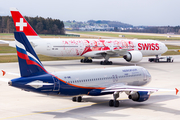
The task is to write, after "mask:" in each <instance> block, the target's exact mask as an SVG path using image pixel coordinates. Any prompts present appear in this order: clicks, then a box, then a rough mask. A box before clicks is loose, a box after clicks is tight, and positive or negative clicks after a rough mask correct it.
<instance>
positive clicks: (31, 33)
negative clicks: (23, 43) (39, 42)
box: [10, 8, 39, 39]
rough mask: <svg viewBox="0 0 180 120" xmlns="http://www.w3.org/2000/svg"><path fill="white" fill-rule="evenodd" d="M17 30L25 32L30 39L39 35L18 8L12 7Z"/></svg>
mask: <svg viewBox="0 0 180 120" xmlns="http://www.w3.org/2000/svg"><path fill="white" fill-rule="evenodd" d="M10 11H11V15H12V18H13V21H14V25H15V28H16V31H18V32H24V33H25V35H26V36H27V37H28V38H29V39H37V38H39V36H38V35H37V33H36V32H35V30H34V29H33V28H32V27H31V25H30V24H29V23H28V22H27V21H26V19H25V18H24V17H23V16H22V15H21V13H20V12H19V11H18V10H17V9H16V8H10Z"/></svg>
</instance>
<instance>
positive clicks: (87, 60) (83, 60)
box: [81, 57, 92, 63]
mask: <svg viewBox="0 0 180 120" xmlns="http://www.w3.org/2000/svg"><path fill="white" fill-rule="evenodd" d="M81 63H92V59H88V57H85V58H84V59H81Z"/></svg>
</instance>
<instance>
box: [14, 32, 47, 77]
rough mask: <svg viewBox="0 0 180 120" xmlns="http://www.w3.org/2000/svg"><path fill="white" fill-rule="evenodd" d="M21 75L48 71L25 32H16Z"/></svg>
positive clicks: (32, 74)
mask: <svg viewBox="0 0 180 120" xmlns="http://www.w3.org/2000/svg"><path fill="white" fill-rule="evenodd" d="M14 36H15V39H16V50H17V55H18V61H19V68H20V72H21V76H22V77H25V76H34V75H40V74H44V73H47V71H46V70H45V69H44V67H43V65H42V63H41V61H40V60H39V58H38V56H37V55H36V53H35V51H34V49H33V48H32V46H31V45H30V43H29V41H28V39H27V37H26V36H25V34H24V33H23V32H14Z"/></svg>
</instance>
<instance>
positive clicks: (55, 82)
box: [53, 76, 60, 91]
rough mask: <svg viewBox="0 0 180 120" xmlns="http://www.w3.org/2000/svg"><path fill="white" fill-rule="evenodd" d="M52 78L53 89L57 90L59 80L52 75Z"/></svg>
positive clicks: (58, 88)
mask: <svg viewBox="0 0 180 120" xmlns="http://www.w3.org/2000/svg"><path fill="white" fill-rule="evenodd" d="M53 80H54V89H53V91H59V90H60V81H59V80H58V79H57V78H55V77H54V76H53Z"/></svg>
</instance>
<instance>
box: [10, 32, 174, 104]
mask: <svg viewBox="0 0 180 120" xmlns="http://www.w3.org/2000/svg"><path fill="white" fill-rule="evenodd" d="M14 35H15V39H16V41H15V42H16V49H17V56H18V61H19V69H20V73H21V77H20V78H16V79H12V80H11V81H9V82H8V84H9V85H10V86H13V87H17V88H20V89H23V90H25V91H32V92H37V93H43V94H48V95H59V96H74V97H73V98H72V100H73V101H78V102H81V100H82V97H81V96H82V95H91V96H99V95H105V94H113V97H114V100H110V101H109V106H115V107H118V106H119V101H118V100H117V98H118V97H119V93H122V92H125V93H126V94H127V95H128V96H129V99H132V100H133V101H137V102H143V101H146V100H147V99H148V98H149V96H150V94H151V93H154V92H156V91H160V90H163V91H174V92H176V94H177V93H178V89H175V90H170V89H158V88H147V87H141V86H142V85H146V84H147V83H149V82H150V80H151V75H150V74H149V72H148V71H147V70H146V69H145V68H142V67H138V66H129V67H117V68H104V69H92V70H83V71H66V72H56V73H49V72H47V71H46V70H45V68H44V67H43V65H42V63H41V61H40V60H39V58H38V56H37V55H36V53H35V51H34V50H33V48H32V46H31V44H30V42H29V41H28V39H27V37H26V36H25V34H24V33H23V32H15V33H14ZM75 96H76V97H75ZM77 96H78V97H77Z"/></svg>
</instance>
